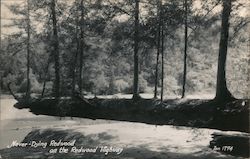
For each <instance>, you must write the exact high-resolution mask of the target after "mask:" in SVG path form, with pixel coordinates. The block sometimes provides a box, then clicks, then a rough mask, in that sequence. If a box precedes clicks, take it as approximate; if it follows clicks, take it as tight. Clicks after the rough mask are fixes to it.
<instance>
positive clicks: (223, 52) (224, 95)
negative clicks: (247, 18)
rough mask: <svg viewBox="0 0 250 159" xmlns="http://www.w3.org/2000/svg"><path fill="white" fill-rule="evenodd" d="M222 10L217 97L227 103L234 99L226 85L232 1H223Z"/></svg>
mask: <svg viewBox="0 0 250 159" xmlns="http://www.w3.org/2000/svg"><path fill="white" fill-rule="evenodd" d="M222 2H223V9H222V23H221V35H220V36H221V37H220V44H219V57H218V70H217V83H216V96H215V99H216V100H218V101H222V100H224V101H227V100H230V99H233V96H232V94H231V93H230V92H229V90H228V88H227V83H226V72H225V67H226V58H227V47H228V35H229V17H230V13H231V9H232V0H223V1H222Z"/></svg>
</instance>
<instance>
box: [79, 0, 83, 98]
mask: <svg viewBox="0 0 250 159" xmlns="http://www.w3.org/2000/svg"><path fill="white" fill-rule="evenodd" d="M83 27H84V6H83V0H81V20H80V46H79V47H80V57H79V60H80V61H79V92H80V94H82V80H83V77H82V75H83V74H82V69H83V54H84V39H83V38H84V30H83Z"/></svg>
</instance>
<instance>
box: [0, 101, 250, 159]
mask: <svg viewBox="0 0 250 159" xmlns="http://www.w3.org/2000/svg"><path fill="white" fill-rule="evenodd" d="M15 102H16V101H15V100H12V99H1V115H2V116H1V131H0V132H1V134H0V135H1V137H0V139H1V140H0V141H1V142H0V149H1V150H0V155H1V157H2V158H18V159H19V158H98V159H99V158H121V159H125V158H126V159H128V158H130V159H135V158H139V159H140V158H143V159H144V158H148V159H153V158H154V159H161V158H164V159H165V158H167V159H172V158H173V159H182V158H185V159H186V158H188V159H190V158H191V159H192V158H211V159H213V158H225V159H230V158H232V159H234V158H243V157H244V156H242V155H241V156H242V157H237V155H234V154H232V155H229V154H227V152H226V151H224V152H222V151H216V150H215V149H214V147H215V146H216V144H215V143H214V142H213V141H214V136H218V135H219V136H238V137H241V136H243V137H247V138H248V139H249V133H243V132H238V131H221V130H216V129H207V128H193V127H185V126H171V125H155V124H145V123H138V122H136V123H135V122H126V121H113V120H100V119H97V120H91V119H82V118H73V119H71V118H70V117H67V118H62V119H61V120H60V118H59V117H52V116H46V115H34V114H32V113H30V112H29V111H28V109H21V110H19V109H16V108H14V107H13V105H14V104H15ZM60 139H61V140H63V141H71V140H76V143H75V145H74V146H76V147H77V148H80V147H83V148H85V149H86V148H96V147H98V149H97V152H96V153H67V154H60V153H56V154H54V155H53V154H51V153H49V150H51V147H46V148H41V147H38V148H30V147H28V148H21V147H12V148H7V146H8V145H11V143H12V142H13V141H14V140H17V142H27V143H28V142H31V141H36V142H39V141H41V142H48V143H49V142H50V141H51V140H56V141H59V140H60ZM223 141H224V140H223ZM211 143H212V144H213V147H211ZM101 146H107V148H109V149H111V148H113V151H116V152H113V153H108V154H107V155H105V152H100V149H101ZM217 146H218V147H219V146H222V145H221V142H220V145H218V144H217ZM224 146H230V145H224ZM68 148H69V150H71V148H72V147H68ZM121 149H122V152H121V153H119V154H118V153H117V152H118V151H119V150H121ZM234 149H237V145H234ZM245 149H247V148H245ZM227 151H230V150H227Z"/></svg>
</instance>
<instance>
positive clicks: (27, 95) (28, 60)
mask: <svg viewBox="0 0 250 159" xmlns="http://www.w3.org/2000/svg"><path fill="white" fill-rule="evenodd" d="M29 99H30V4H29V0H27V88H26V100H29Z"/></svg>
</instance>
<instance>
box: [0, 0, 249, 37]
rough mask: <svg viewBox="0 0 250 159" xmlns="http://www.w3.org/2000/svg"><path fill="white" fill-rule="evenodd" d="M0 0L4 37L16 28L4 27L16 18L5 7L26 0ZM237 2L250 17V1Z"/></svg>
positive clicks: (244, 14)
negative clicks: (244, 5) (240, 3)
mask: <svg viewBox="0 0 250 159" xmlns="http://www.w3.org/2000/svg"><path fill="white" fill-rule="evenodd" d="M0 1H1V29H2V35H1V37H2V38H3V37H5V36H6V35H9V34H11V33H13V32H15V31H17V29H16V28H14V27H4V26H5V25H6V24H10V23H11V19H13V18H17V17H16V16H15V15H13V14H12V13H11V12H10V11H9V10H8V8H7V7H6V6H7V5H11V4H20V5H21V4H22V3H26V1H27V0H0ZM68 1H69V3H70V2H72V1H73V0H68ZM238 1H239V2H242V3H244V4H246V6H247V7H244V8H242V9H241V10H240V11H239V12H240V15H242V16H248V17H250V13H249V10H250V1H249V0H238ZM194 4H195V6H196V7H199V6H200V5H199V4H200V0H195V3H194ZM220 9H221V7H217V8H215V9H214V11H215V12H218V11H220Z"/></svg>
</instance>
